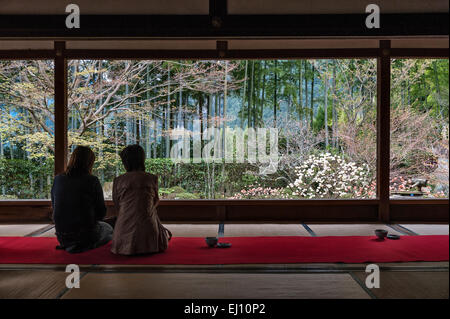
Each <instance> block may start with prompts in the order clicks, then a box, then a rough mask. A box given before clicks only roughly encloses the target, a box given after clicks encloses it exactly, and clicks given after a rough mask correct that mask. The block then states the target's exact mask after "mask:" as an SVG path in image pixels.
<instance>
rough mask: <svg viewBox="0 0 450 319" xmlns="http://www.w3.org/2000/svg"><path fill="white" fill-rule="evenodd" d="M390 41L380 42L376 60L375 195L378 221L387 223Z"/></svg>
mask: <svg viewBox="0 0 450 319" xmlns="http://www.w3.org/2000/svg"><path fill="white" fill-rule="evenodd" d="M390 49H391V41H390V40H381V41H380V55H379V56H378V59H377V195H378V199H379V206H378V219H379V221H382V222H388V221H389V195H390V194H389V174H390V130H391V123H390V111H391V105H390V104H391V103H390V102H391V99H390V95H391V56H390V54H391V52H390Z"/></svg>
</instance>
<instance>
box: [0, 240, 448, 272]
mask: <svg viewBox="0 0 450 319" xmlns="http://www.w3.org/2000/svg"><path fill="white" fill-rule="evenodd" d="M221 241H223V242H231V243H232V245H233V246H232V247H231V248H223V249H221V248H208V247H206V244H205V242H204V239H203V238H189V237H177V238H173V239H172V241H171V242H170V244H169V249H168V250H167V251H166V252H164V253H162V254H155V255H147V256H139V257H126V256H117V255H114V254H112V253H110V251H109V248H110V244H108V245H106V246H103V247H100V248H97V249H95V250H91V251H88V252H85V253H81V254H75V255H71V254H69V253H67V252H65V251H61V250H55V245H56V244H57V241H56V239H55V238H44V237H42V238H41V237H34V238H33V237H0V264H79V265H89V264H125V265H145V264H151V265H169V264H180V265H211V264H264V263H274V264H275V263H337V262H343V263H362V262H406V261H447V260H448V255H449V237H448V235H446V236H402V237H401V239H400V240H385V241H377V240H376V239H375V237H373V236H370V237H369V236H368V237H365V236H347V237H230V238H223V239H222V240H221Z"/></svg>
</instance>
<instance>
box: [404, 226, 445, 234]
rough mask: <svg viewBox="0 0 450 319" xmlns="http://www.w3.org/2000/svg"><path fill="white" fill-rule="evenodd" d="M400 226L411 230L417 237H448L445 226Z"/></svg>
mask: <svg viewBox="0 0 450 319" xmlns="http://www.w3.org/2000/svg"><path fill="white" fill-rule="evenodd" d="M401 226H403V227H406V228H407V229H409V230H412V231H413V232H415V233H416V234H418V235H448V233H449V231H448V224H447V225H431V224H402V225H401Z"/></svg>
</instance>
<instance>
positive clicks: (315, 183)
mask: <svg viewBox="0 0 450 319" xmlns="http://www.w3.org/2000/svg"><path fill="white" fill-rule="evenodd" d="M295 174H296V179H295V181H294V182H293V183H291V184H289V187H290V189H291V191H292V195H293V196H298V197H301V198H368V197H369V198H370V197H374V196H375V183H374V182H373V181H372V174H371V171H370V169H369V166H368V165H367V164H362V165H358V164H356V163H354V162H351V161H347V160H345V159H344V158H343V157H341V156H339V155H332V154H330V153H321V154H319V155H311V156H309V157H308V158H307V160H306V161H305V162H304V163H303V164H302V165H300V166H297V167H296V168H295Z"/></svg>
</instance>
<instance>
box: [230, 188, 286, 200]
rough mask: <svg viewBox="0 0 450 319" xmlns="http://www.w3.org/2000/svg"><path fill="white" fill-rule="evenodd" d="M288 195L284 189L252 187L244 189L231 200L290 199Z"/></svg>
mask: <svg viewBox="0 0 450 319" xmlns="http://www.w3.org/2000/svg"><path fill="white" fill-rule="evenodd" d="M288 198H289V197H288V195H287V194H286V193H285V192H284V189H283V188H271V187H262V186H259V185H250V186H249V187H248V189H243V190H241V191H240V192H239V193H236V194H234V196H232V197H229V199H288Z"/></svg>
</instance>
